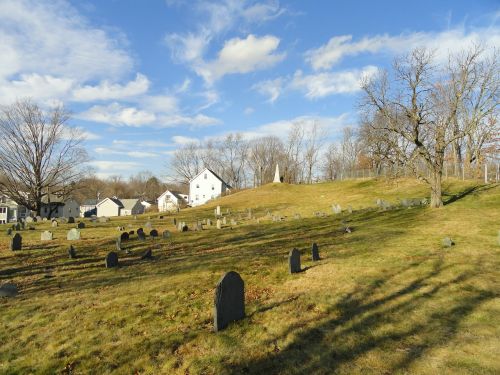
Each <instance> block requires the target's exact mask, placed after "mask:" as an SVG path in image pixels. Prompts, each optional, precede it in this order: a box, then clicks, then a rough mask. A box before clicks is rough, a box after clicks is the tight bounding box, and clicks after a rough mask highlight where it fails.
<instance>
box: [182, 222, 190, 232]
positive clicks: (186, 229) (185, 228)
mask: <svg viewBox="0 0 500 375" xmlns="http://www.w3.org/2000/svg"><path fill="white" fill-rule="evenodd" d="M188 230H189V227H188V226H187V225H186V223H184V222H183V223H182V232H187V231H188Z"/></svg>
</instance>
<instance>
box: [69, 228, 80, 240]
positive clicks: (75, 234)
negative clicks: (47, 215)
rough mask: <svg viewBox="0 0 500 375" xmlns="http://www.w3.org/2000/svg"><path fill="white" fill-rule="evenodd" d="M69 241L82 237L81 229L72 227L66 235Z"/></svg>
mask: <svg viewBox="0 0 500 375" xmlns="http://www.w3.org/2000/svg"><path fill="white" fill-rule="evenodd" d="M66 239H67V240H68V241H75V240H79V239H80V231H79V230H78V229H76V228H73V229H70V230H69V231H68V234H67V235H66Z"/></svg>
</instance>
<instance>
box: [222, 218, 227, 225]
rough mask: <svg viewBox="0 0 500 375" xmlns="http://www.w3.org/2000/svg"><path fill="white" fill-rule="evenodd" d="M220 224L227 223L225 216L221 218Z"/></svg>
mask: <svg viewBox="0 0 500 375" xmlns="http://www.w3.org/2000/svg"><path fill="white" fill-rule="evenodd" d="M222 224H223V225H227V219H226V217H225V216H224V217H223V218H222Z"/></svg>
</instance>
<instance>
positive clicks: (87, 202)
mask: <svg viewBox="0 0 500 375" xmlns="http://www.w3.org/2000/svg"><path fill="white" fill-rule="evenodd" d="M97 202H98V200H97V199H85V200H84V201H83V203H82V206H95V205H96V204H97Z"/></svg>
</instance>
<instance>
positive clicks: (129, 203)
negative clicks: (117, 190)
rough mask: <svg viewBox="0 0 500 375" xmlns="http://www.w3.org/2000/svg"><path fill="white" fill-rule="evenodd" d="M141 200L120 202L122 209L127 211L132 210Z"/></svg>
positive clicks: (121, 200)
mask: <svg viewBox="0 0 500 375" xmlns="http://www.w3.org/2000/svg"><path fill="white" fill-rule="evenodd" d="M138 201H139V199H120V200H119V202H121V203H122V208H123V209H125V210H131V209H132V208H134V206H135V205H136V204H137V202H138Z"/></svg>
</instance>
